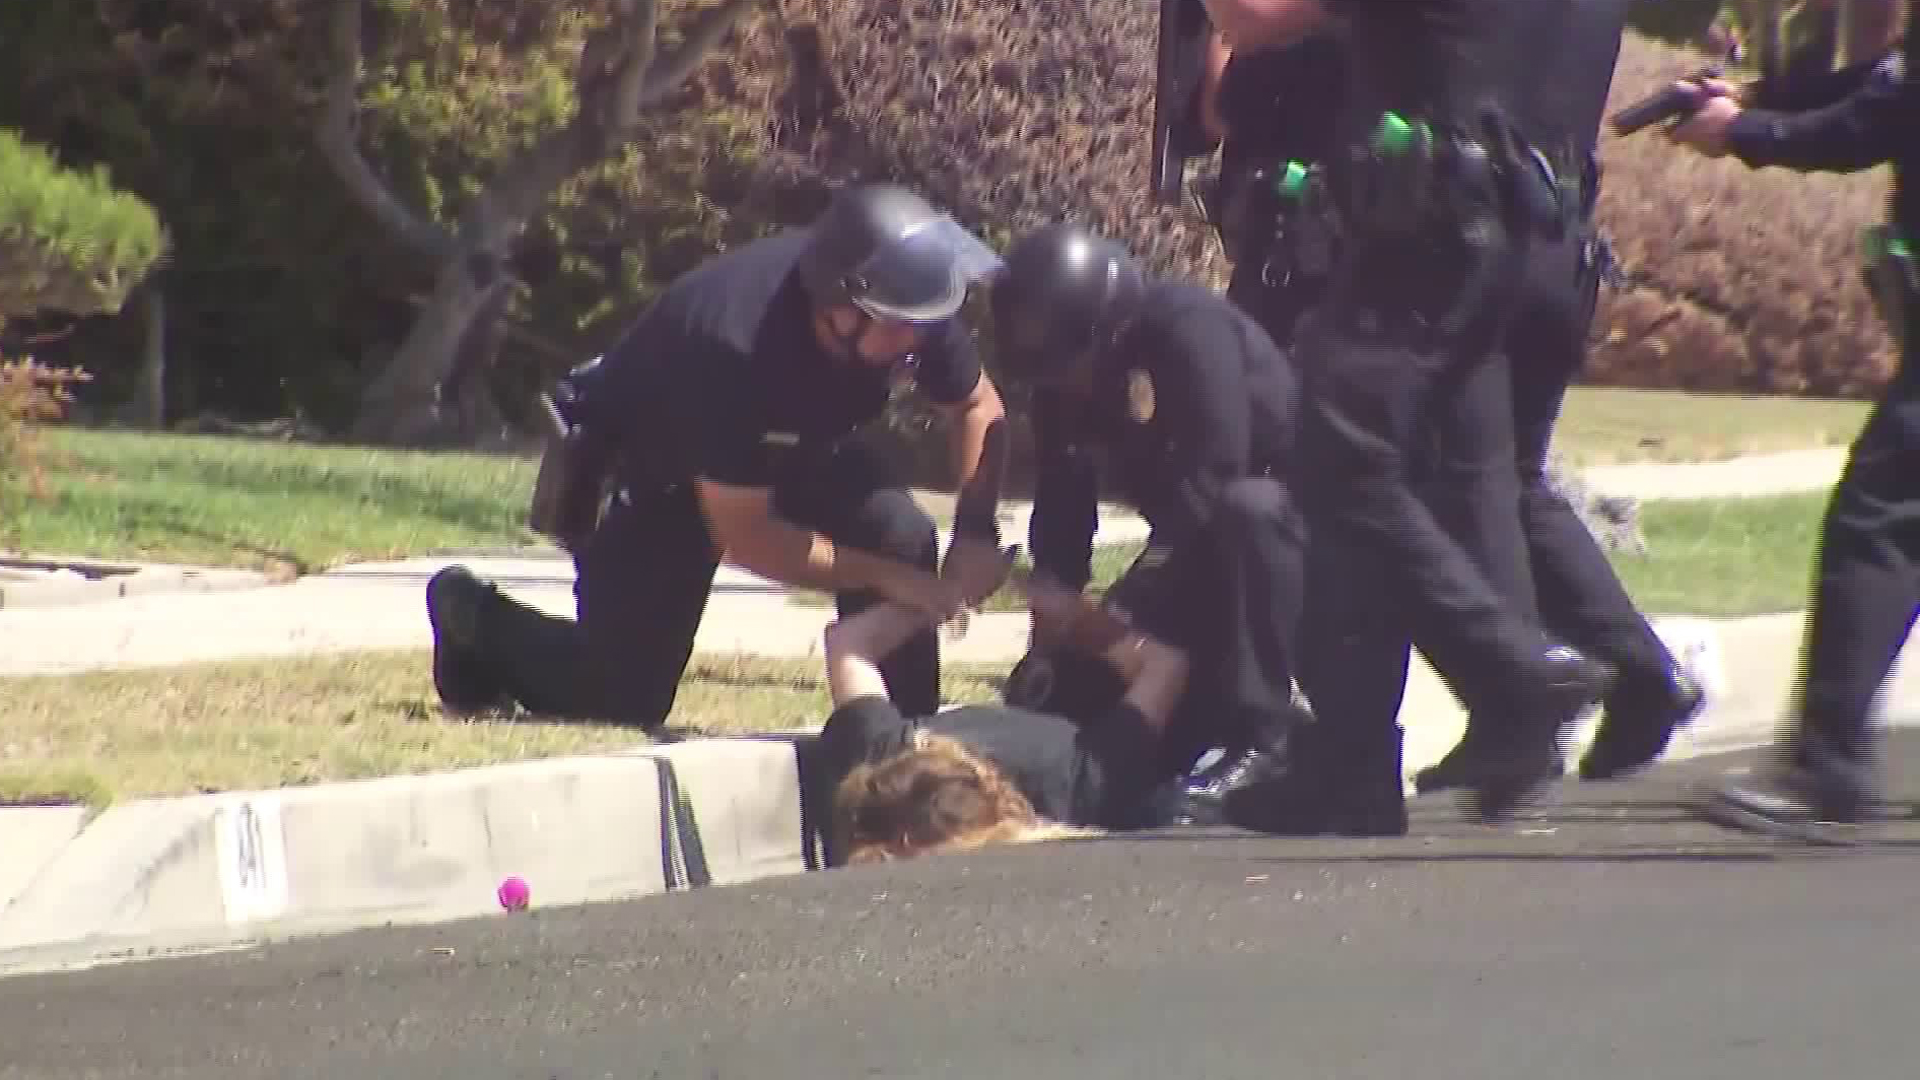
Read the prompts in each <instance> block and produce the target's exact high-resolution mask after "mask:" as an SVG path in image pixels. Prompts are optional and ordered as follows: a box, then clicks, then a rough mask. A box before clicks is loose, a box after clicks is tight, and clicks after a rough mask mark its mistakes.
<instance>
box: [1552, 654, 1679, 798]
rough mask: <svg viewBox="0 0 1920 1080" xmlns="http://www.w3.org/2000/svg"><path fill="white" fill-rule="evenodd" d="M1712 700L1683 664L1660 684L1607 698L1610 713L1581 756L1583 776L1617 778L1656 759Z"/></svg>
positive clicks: (1625, 690)
mask: <svg viewBox="0 0 1920 1080" xmlns="http://www.w3.org/2000/svg"><path fill="white" fill-rule="evenodd" d="M1706 701H1707V696H1706V692H1705V691H1704V690H1702V689H1701V688H1700V684H1699V683H1698V682H1697V681H1695V679H1694V678H1693V676H1692V675H1691V674H1689V673H1687V672H1686V671H1684V670H1682V669H1679V668H1675V669H1674V670H1673V671H1672V672H1671V673H1670V674H1669V675H1668V677H1667V678H1666V679H1665V680H1664V681H1663V682H1662V683H1660V684H1658V685H1656V686H1653V687H1646V688H1638V687H1626V686H1623V687H1621V688H1619V689H1617V690H1615V691H1614V692H1613V693H1612V694H1610V695H1609V696H1608V697H1607V701H1606V716H1605V719H1603V720H1602V721H1601V722H1600V730H1599V731H1597V732H1595V733H1594V737H1593V745H1592V746H1589V747H1588V748H1587V753H1586V756H1584V757H1582V758H1581V759H1580V778H1581V779H1582V780H1613V779H1617V778H1620V777H1625V776H1629V775H1632V774H1633V773H1637V772H1639V771H1640V770H1641V769H1644V768H1646V767H1647V766H1648V765H1651V764H1653V762H1654V759H1656V758H1658V757H1659V756H1660V755H1661V754H1663V753H1665V752H1666V749H1667V744H1668V743H1669V742H1671V741H1672V740H1673V733H1674V732H1675V731H1678V730H1679V729H1680V728H1683V727H1685V726H1687V725H1688V724H1690V723H1692V722H1693V719H1694V717H1696V716H1698V715H1700V710H1701V708H1702V707H1703V706H1705V705H1706Z"/></svg>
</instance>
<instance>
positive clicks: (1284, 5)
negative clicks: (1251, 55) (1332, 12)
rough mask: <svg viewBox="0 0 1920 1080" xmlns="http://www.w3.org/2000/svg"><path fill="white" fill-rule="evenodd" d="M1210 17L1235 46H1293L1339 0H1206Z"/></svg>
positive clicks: (1318, 23)
mask: <svg viewBox="0 0 1920 1080" xmlns="http://www.w3.org/2000/svg"><path fill="white" fill-rule="evenodd" d="M1204 2H1205V3H1206V5H1207V17H1208V18H1209V19H1211V20H1212V21H1213V25H1214V26H1215V27H1217V28H1218V29H1219V31H1220V36H1221V37H1224V38H1226V40H1227V42H1228V43H1229V44H1231V45H1232V46H1233V47H1235V48H1246V49H1251V48H1264V47H1267V46H1278V45H1291V44H1293V43H1294V42H1296V41H1299V40H1300V39H1301V38H1303V37H1306V36H1307V35H1308V34H1310V33H1312V32H1313V31H1315V30H1317V29H1319V28H1320V25H1321V24H1322V23H1324V22H1325V21H1326V20H1327V17H1328V11H1327V9H1328V6H1329V4H1330V3H1335V2H1337V0H1204ZM1401 2H1403V3H1404V2H1405V0H1401Z"/></svg>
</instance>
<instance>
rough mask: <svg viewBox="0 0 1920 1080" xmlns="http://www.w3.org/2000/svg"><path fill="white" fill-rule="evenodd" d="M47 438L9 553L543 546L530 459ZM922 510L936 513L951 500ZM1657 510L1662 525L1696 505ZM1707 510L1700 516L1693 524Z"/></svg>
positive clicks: (188, 439) (1578, 439)
mask: <svg viewBox="0 0 1920 1080" xmlns="http://www.w3.org/2000/svg"><path fill="white" fill-rule="evenodd" d="M1865 410H1866V406H1865V405H1864V404H1863V403H1858V402H1837V401H1815V400H1803V399H1788V398H1739V397H1733V396H1718V395H1691V394H1678V393H1665V392H1652V391H1633V390H1610V389H1578V390H1575V391H1574V393H1573V395H1572V397H1571V398H1570V400H1569V403H1568V407H1567V410H1566V417H1565V419H1564V421H1563V424H1562V437H1561V448H1562V451H1563V452H1564V453H1565V454H1566V455H1567V456H1568V457H1569V458H1570V459H1572V460H1574V461H1576V462H1583V463H1588V464H1594V463H1600V462H1611V461H1622V460H1634V459H1647V458H1675V459H1710V458H1715V457H1725V456H1728V455H1731V454H1739V453H1749V452H1761V451H1768V450H1781V449H1791V448H1795V447H1807V446H1822V445H1832V444H1837V443H1841V442H1844V441H1846V440H1847V439H1848V438H1850V437H1851V435H1852V434H1853V431H1854V430H1855V429H1856V428H1857V427H1858V425H1859V423H1860V420H1861V418H1862V417H1863V416H1864V414H1865ZM41 434H42V435H43V437H44V440H45V446H46V451H47V457H48V462H49V465H50V466H51V470H50V472H49V477H50V483H49V487H48V491H47V497H46V498H44V499H38V500H25V501H23V502H21V501H16V503H15V504H14V505H13V507H12V512H10V513H9V514H8V515H7V517H6V518H5V519H4V520H0V546H4V547H5V548H8V549H12V550H20V551H31V552H36V553H58V554H71V555H85V556H92V557H96V558H146V559H154V560H161V561H177V562H197V563H205V564H212V565H241V566H256V567H259V566H265V567H269V568H276V567H277V568H282V569H289V568H290V569H293V570H297V571H300V572H310V571H315V570H322V569H326V568H328V567H331V566H335V565H338V564H340V563H343V562H348V561H354V560H366V559H382V558H396V557H401V556H405V555H409V554H419V553H424V552H429V551H435V550H446V549H453V548H470V547H495V546H519V545H526V544H532V543H536V542H537V538H536V537H534V536H533V535H532V534H531V533H529V532H528V531H527V529H526V528H525V527H524V525H523V524H522V521H523V518H524V514H525V509H526V500H527V495H528V493H529V491H530V490H531V488H532V484H533V474H534V468H535V466H534V463H533V462H532V461H530V460H526V459H521V458H511V457H503V456H493V455H481V454H456V453H425V452H407V451H391V450H368V449H354V448H344V447H322V446H306V445H299V444H291V443H285V442H278V441H272V440H264V439H251V438H240V437H214V436H180V435H149V434H137V433H130V432H112V431H89V430H84V429H79V428H48V429H43V430H42V432H41ZM928 501H929V503H930V505H931V506H932V507H933V509H935V511H936V513H938V512H940V511H941V510H942V504H943V503H944V502H945V501H946V500H945V499H943V498H942V497H940V496H937V495H929V498H928ZM1748 512H1751V511H1743V512H1742V513H1748ZM1651 513H1652V516H1653V517H1654V518H1655V520H1656V522H1657V521H1659V520H1663V519H1664V516H1665V515H1668V514H1670V513H1680V514H1685V513H1688V511H1685V510H1683V509H1676V508H1669V509H1661V508H1658V507H1656V508H1654V509H1653V510H1652V511H1651ZM1710 516H1711V515H1709V514H1706V513H1705V512H1704V511H1702V512H1699V513H1695V514H1694V519H1693V520H1701V519H1704V518H1708V517H1710ZM1658 527H1661V526H1658V525H1656V528H1658ZM1732 527H1733V526H1727V528H1732ZM1714 528H1715V529H1721V527H1720V526H1715V527H1714ZM1721 531H1724V530H1723V529H1722V530H1721ZM1713 535H1714V536H1716V537H1717V536H1719V535H1720V532H1719V531H1715V532H1713ZM1752 535H1753V536H1755V537H1762V538H1764V537H1766V536H1767V535H1769V534H1767V533H1766V532H1765V531H1764V530H1761V531H1760V532H1755V533H1753V534H1752ZM1729 542H1731V541H1729ZM1752 542H1754V543H1757V542H1760V541H1759V540H1754V541H1752ZM1769 542H1770V541H1769ZM1715 543H1719V541H1715ZM1666 547H1667V548H1668V549H1670V550H1672V549H1674V546H1673V544H1667V545H1666ZM1804 556H1805V544H1804V543H1796V544H1793V545H1791V549H1790V550H1788V551H1784V552H1783V553H1782V557H1785V558H1789V559H1791V560H1793V561H1795V562H1796V564H1797V563H1799V562H1803V561H1804ZM1668 559H1669V556H1668V555H1667V554H1664V553H1662V551H1661V550H1660V549H1659V547H1658V546H1657V547H1656V553H1655V559H1654V560H1653V563H1652V564H1650V565H1649V566H1648V567H1644V568H1637V567H1633V566H1628V572H1629V573H1630V574H1632V575H1634V577H1633V580H1634V581H1635V582H1636V585H1637V587H1640V588H1644V589H1651V590H1652V592H1651V593H1649V595H1650V596H1653V597H1656V598H1664V597H1669V596H1681V597H1682V598H1684V596H1683V595H1682V594H1676V593H1675V592H1674V589H1676V588H1679V587H1680V586H1679V585H1677V584H1673V583H1671V582H1669V581H1668V579H1667V578H1666V577H1663V575H1665V574H1667V573H1668V569H1667V566H1668V562H1667V560H1668ZM1700 560H1701V561H1707V560H1706V557H1705V555H1701V556H1700ZM1747 561H1748V562H1751V561H1753V560H1752V557H1751V556H1749V557H1747ZM1655 564H1657V565H1655ZM1801 576H1802V577H1804V575H1801ZM1682 577H1683V579H1685V580H1700V581H1703V582H1704V581H1714V580H1717V579H1715V578H1714V577H1713V576H1712V575H1711V574H1708V575H1705V576H1704V577H1701V576H1698V575H1695V574H1694V571H1693V568H1692V567H1691V565H1689V566H1688V567H1686V568H1685V573H1684V574H1683V575H1682ZM1702 588H1703V589H1704V588H1705V586H1704V585H1703V586H1702ZM1797 588H1798V584H1796V591H1797ZM1723 591H1724V592H1725V593H1726V594H1727V595H1732V596H1740V595H1746V586H1745V585H1744V584H1742V582H1741V581H1740V580H1739V579H1738V576H1737V575H1728V580H1727V581H1726V584H1725V588H1724V590H1723ZM1768 595H1773V594H1768ZM1754 602H1758V601H1757V600H1756V601H1754Z"/></svg>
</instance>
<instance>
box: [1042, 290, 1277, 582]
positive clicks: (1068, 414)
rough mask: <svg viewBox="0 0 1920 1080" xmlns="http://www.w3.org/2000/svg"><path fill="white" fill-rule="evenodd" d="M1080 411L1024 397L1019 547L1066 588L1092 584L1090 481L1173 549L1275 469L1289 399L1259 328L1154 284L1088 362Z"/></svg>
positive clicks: (1194, 294)
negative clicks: (1031, 485)
mask: <svg viewBox="0 0 1920 1080" xmlns="http://www.w3.org/2000/svg"><path fill="white" fill-rule="evenodd" d="M1099 372H1100V373H1099V375H1098V376H1096V379H1095V384H1094V391H1093V394H1092V396H1091V398H1090V399H1088V400H1087V401H1085V402H1084V403H1076V402H1073V401H1070V400H1069V399H1067V398H1064V397H1061V396H1060V395H1058V394H1057V393H1054V392H1041V393H1038V394H1036V395H1035V401H1034V409H1033V427H1034V447H1035V456H1036V458H1037V461H1036V466H1037V472H1038V475H1037V476H1036V479H1035V491H1034V500H1033V517H1032V519H1031V522H1030V525H1029V533H1028V544H1029V546H1030V547H1031V549H1032V554H1033V563H1034V568H1035V569H1036V570H1039V571H1042V572H1045V573H1047V574H1049V575H1051V576H1053V577H1055V578H1057V579H1058V580H1059V581H1061V582H1062V583H1063V584H1065V585H1067V586H1068V587H1070V588H1076V589H1077V588H1084V587H1085V586H1086V583H1087V581H1088V579H1089V578H1090V577H1091V572H1092V557H1093V535H1094V530H1095V528H1096V526H1097V524H1098V506H1099V489H1100V486H1101V485H1100V481H1101V479H1103V476H1102V474H1105V475H1104V479H1105V480H1107V481H1108V483H1109V484H1111V485H1112V487H1113V488H1115V489H1117V490H1116V494H1118V495H1119V496H1120V497H1121V498H1122V499H1124V500H1125V501H1127V502H1128V503H1130V504H1132V505H1133V506H1134V508H1135V509H1137V510H1139V511H1140V513H1141V515H1142V516H1144V517H1145V518H1146V519H1147V522H1148V524H1150V525H1151V526H1152V527H1153V531H1154V537H1155V543H1164V544H1167V545H1178V544H1182V543H1185V542H1187V541H1189V540H1190V539H1191V538H1192V537H1193V536H1194V535H1195V534H1196V533H1197V532H1198V531H1199V530H1201V529H1202V528H1204V527H1206V525H1207V524H1208V522H1209V521H1210V519H1211V518H1212V515H1213V510H1214V502H1215V500H1216V499H1217V498H1218V495H1219V492H1220V490H1221V488H1222V487H1223V486H1224V485H1225V484H1226V483H1228V482H1230V481H1233V480H1238V479H1242V478H1244V477H1248V476H1253V475H1258V474H1260V473H1261V472H1263V471H1265V470H1268V469H1273V470H1275V471H1276V472H1277V471H1278V470H1279V469H1281V467H1282V466H1283V463H1284V462H1285V459H1286V457H1287V455H1288V453H1289V451H1290V450H1291V449H1292V438H1293V430H1294V420H1295V413H1296V411H1297V409H1298V405H1299V387H1298V384H1297V381H1296V379H1295V377H1294V373H1293V369H1292V368H1291V366H1289V364H1288V363H1287V360H1286V357H1285V355H1284V354H1283V353H1282V352H1281V351H1280V349H1279V348H1278V347H1276V346H1275V345H1274V343H1273V339H1272V338H1270V337H1268V336H1267V333H1266V331H1264V330H1262V329H1260V326H1259V324H1257V323H1255V322H1254V321H1253V319H1252V318H1250V317H1248V316H1247V314H1246V313H1245V312H1243V311H1241V310H1240V309H1239V308H1238V307H1236V306H1235V305H1234V304H1233V303H1232V302H1231V301H1229V300H1227V299H1226V298H1225V297H1223V296H1221V295H1220V294H1218V293H1216V292H1214V291H1213V290H1212V289H1208V288H1204V287H1202V286H1199V285H1191V284H1187V283H1184V282H1171V281H1167V282H1156V283H1154V284H1153V285H1151V286H1149V288H1148V291H1147V293H1146V295H1145V296H1144V297H1143V298H1142V300H1141V302H1140V305H1139V311H1138V314H1137V315H1136V316H1135V318H1134V321H1133V323H1132V325H1131V326H1129V327H1128V328H1127V330H1126V331H1125V332H1124V333H1123V334H1122V336H1121V338H1120V339H1119V341H1118V342H1117V343H1116V344H1115V346H1114V348H1113V349H1111V350H1110V351H1109V352H1108V354H1107V355H1106V356H1104V357H1102V358H1101V359H1100V361H1099Z"/></svg>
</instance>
